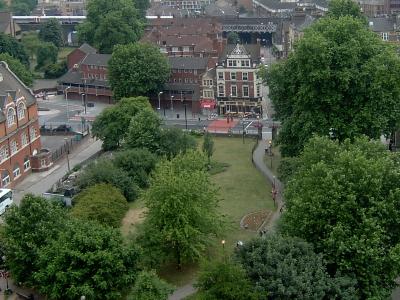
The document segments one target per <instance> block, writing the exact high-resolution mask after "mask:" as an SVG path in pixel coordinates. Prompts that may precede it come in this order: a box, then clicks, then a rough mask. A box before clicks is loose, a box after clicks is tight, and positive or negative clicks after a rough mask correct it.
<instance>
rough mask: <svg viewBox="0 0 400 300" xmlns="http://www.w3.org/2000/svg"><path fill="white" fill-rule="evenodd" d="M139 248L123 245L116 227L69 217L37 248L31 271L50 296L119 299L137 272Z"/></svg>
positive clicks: (42, 291)
mask: <svg viewBox="0 0 400 300" xmlns="http://www.w3.org/2000/svg"><path fill="white" fill-rule="evenodd" d="M137 263H138V251H137V250H136V249H135V248H133V247H128V246H125V245H124V242H123V239H122V236H121V233H120V232H119V230H118V229H113V228H111V227H104V226H101V225H100V224H98V223H96V222H88V221H82V220H71V221H69V222H68V223H67V225H66V226H65V228H63V230H62V231H61V232H60V234H59V236H58V238H57V239H55V240H54V241H53V242H52V243H50V244H49V245H47V246H45V247H43V248H42V249H40V251H39V259H38V265H39V270H38V271H37V272H36V273H35V274H34V277H35V279H36V281H37V282H40V284H39V285H38V290H39V291H40V292H41V293H43V294H46V295H47V296H48V297H49V298H50V299H55V300H57V299H71V300H72V299H79V298H80V297H81V296H82V295H85V296H86V298H88V299H121V298H122V295H123V294H124V292H125V291H126V290H127V288H128V287H129V285H130V284H133V282H134V279H135V273H136V272H137Z"/></svg>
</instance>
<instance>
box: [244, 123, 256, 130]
mask: <svg viewBox="0 0 400 300" xmlns="http://www.w3.org/2000/svg"><path fill="white" fill-rule="evenodd" d="M253 122H254V121H251V122H250V123H249V125H247V126H246V128H245V129H244V130H247V128H249V126H250V125H251V124H253Z"/></svg>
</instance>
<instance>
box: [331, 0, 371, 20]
mask: <svg viewBox="0 0 400 300" xmlns="http://www.w3.org/2000/svg"><path fill="white" fill-rule="evenodd" d="M327 16H328V17H331V18H340V17H344V16H351V17H354V18H359V19H360V20H362V21H364V22H366V18H365V15H363V13H362V12H361V9H360V6H359V5H358V4H357V3H356V2H354V1H352V0H332V1H330V2H329V8H328V13H327Z"/></svg>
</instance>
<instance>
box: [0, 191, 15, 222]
mask: <svg viewBox="0 0 400 300" xmlns="http://www.w3.org/2000/svg"><path fill="white" fill-rule="evenodd" d="M13 203H14V201H13V194H12V191H11V190H10V189H0V216H1V215H2V214H4V212H5V211H6V209H7V208H9V207H10V206H11V205H12V204H13Z"/></svg>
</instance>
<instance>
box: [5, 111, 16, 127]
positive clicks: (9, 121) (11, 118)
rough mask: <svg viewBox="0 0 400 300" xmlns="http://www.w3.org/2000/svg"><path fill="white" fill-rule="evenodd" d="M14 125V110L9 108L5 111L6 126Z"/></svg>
mask: <svg viewBox="0 0 400 300" xmlns="http://www.w3.org/2000/svg"><path fill="white" fill-rule="evenodd" d="M14 123H15V110H14V108H11V107H10V108H9V109H8V110H7V126H8V127H11V126H12V125H13V124H14Z"/></svg>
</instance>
